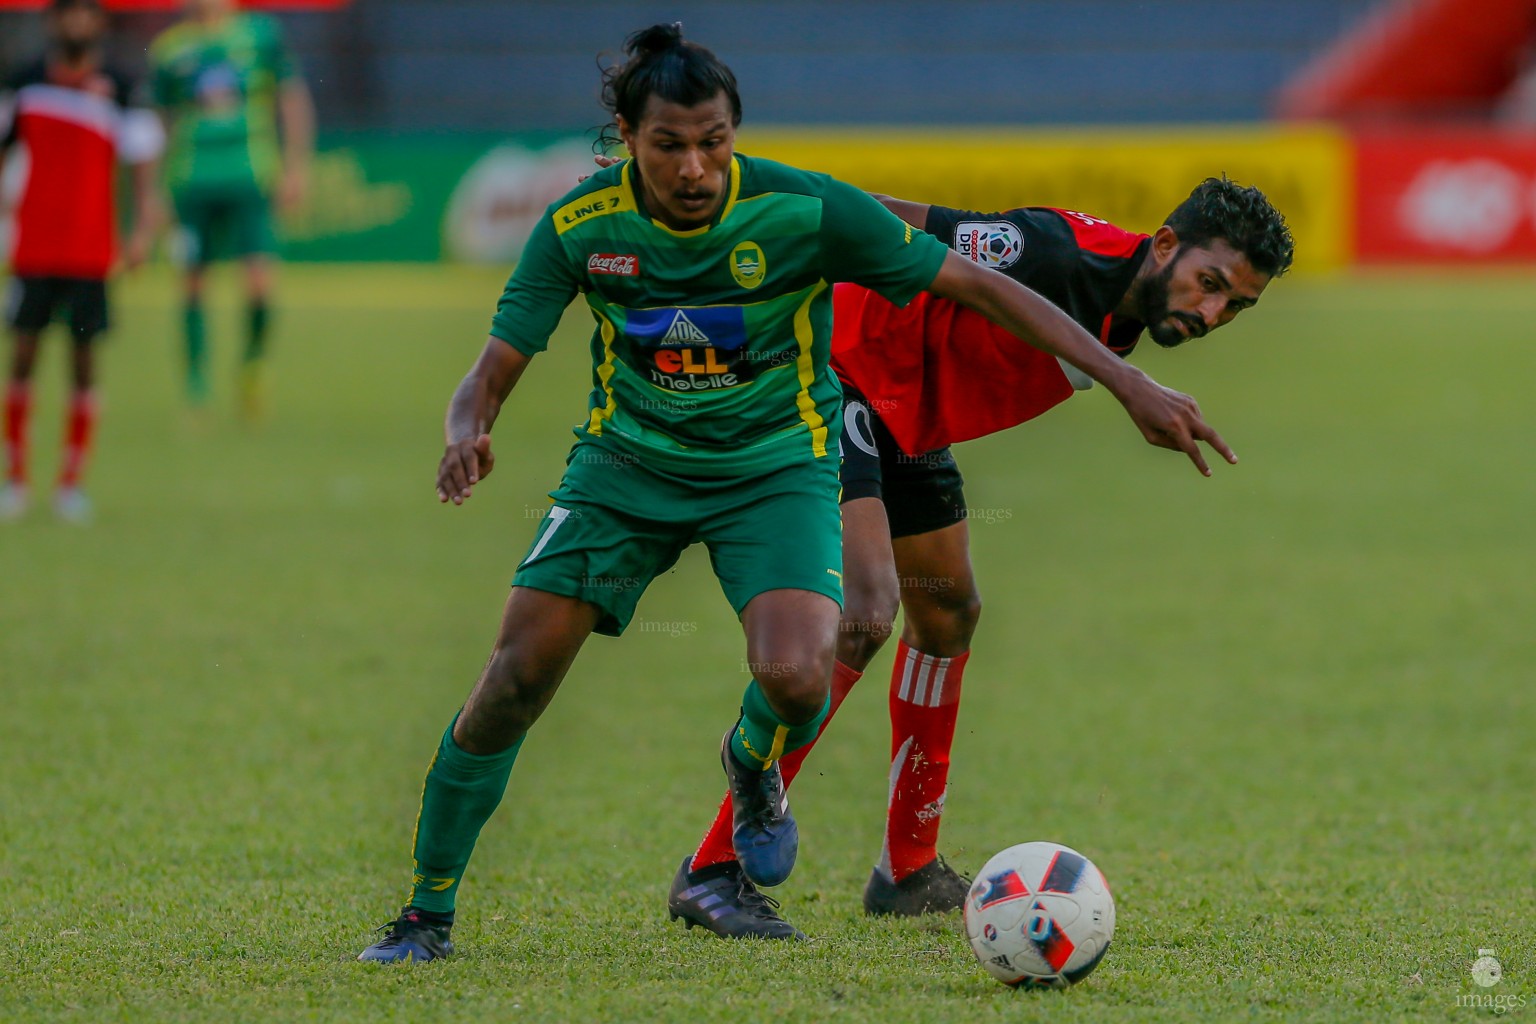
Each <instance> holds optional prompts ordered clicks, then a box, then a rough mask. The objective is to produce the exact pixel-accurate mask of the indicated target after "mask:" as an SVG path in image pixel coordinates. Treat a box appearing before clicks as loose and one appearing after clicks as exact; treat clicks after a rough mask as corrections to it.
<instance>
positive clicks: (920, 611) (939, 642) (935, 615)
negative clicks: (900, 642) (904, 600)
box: [904, 586, 981, 658]
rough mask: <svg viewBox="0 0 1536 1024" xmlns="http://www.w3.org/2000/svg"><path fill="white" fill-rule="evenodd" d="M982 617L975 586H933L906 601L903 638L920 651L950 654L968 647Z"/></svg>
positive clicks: (949, 656)
mask: <svg viewBox="0 0 1536 1024" xmlns="http://www.w3.org/2000/svg"><path fill="white" fill-rule="evenodd" d="M980 620H981V593H980V592H979V591H978V590H976V588H975V587H974V586H956V587H951V588H936V589H935V590H934V591H932V592H931V593H928V592H925V593H924V594H923V596H922V597H921V598H914V599H912V600H909V601H908V605H907V618H906V628H905V632H904V639H905V640H906V641H907V643H908V644H909V645H910V646H912V647H915V648H917V649H918V650H920V651H922V652H923V653H924V654H931V655H934V656H935V657H940V658H952V657H955V656H956V655H959V654H963V653H965V652H966V651H968V650H970V648H971V637H973V636H975V634H976V624H977V623H978V622H979V621H980Z"/></svg>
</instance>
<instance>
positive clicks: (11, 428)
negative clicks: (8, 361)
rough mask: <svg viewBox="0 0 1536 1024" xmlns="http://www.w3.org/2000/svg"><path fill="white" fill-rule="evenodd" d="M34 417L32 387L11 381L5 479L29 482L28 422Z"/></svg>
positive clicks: (6, 418)
mask: <svg viewBox="0 0 1536 1024" xmlns="http://www.w3.org/2000/svg"><path fill="white" fill-rule="evenodd" d="M31 415H32V387H31V385H29V384H28V383H26V382H25V381H15V380H13V381H11V386H10V387H9V388H8V389H6V392H5V479H6V482H8V483H13V484H24V483H26V482H27V420H28V418H30V417H31Z"/></svg>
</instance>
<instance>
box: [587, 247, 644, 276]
mask: <svg viewBox="0 0 1536 1024" xmlns="http://www.w3.org/2000/svg"><path fill="white" fill-rule="evenodd" d="M587 273H589V274H614V275H616V276H618V277H639V276H640V257H638V256H634V255H631V254H629V253H611V252H595V253H593V254H592V255H591V256H589V257H587Z"/></svg>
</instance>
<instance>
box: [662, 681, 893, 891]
mask: <svg viewBox="0 0 1536 1024" xmlns="http://www.w3.org/2000/svg"><path fill="white" fill-rule="evenodd" d="M863 674H864V673H862V672H855V671H854V670H853V669H851V668H849V667H848V666H847V665H844V664H843V663H842V662H840V661H838V662H834V663H833V665H832V706H831V707H830V708H828V709H827V717H826V718H824V719H823V720H822V723H821V731H820V732H818V733H816V740H819V739H821V734H822V733H824V732H826V731H827V723H828V722H830V721H832V716H833V715H835V714H837V709H838V708H839V707H841V706H842V703H843V698H844V697H846V696H848V691H849V690H852V689H853V684H854V683H856V682H858V681H859V677H860V676H862V675H863ZM816 740H811V742H809V743H807V744H806V745H805V746H803V747H800V748H798V749H796V750H792V751H790V752H789V753H787V754H785V755H784V756H783V757H781V758H779V771H780V772H781V773H782V774H783V776H784V786H785V788H786V789H787V788H788V787H789V784H790V783H791V782H793V781H794V779H795V776H796V775H798V774H800V765H802V764H803V763H805V755H807V754H809V753H810V752H811V748H812V747H814V746H815V745H816ZM735 859H736V850H735V849H734V848H733V847H732V846H731V795H730V793H726V795H725V799H724V800H723V801H722V802H721V804H720V810H718V811H716V812H715V820H714V822H713V823H712V824H711V825H710V826H709V831H708V832H706V833H704V841H703V842H702V843H700V844H699V848H698V850H697V851H695V852H694V855H693V863H692V864H691V865H689V870H690V871H698V870H699V869H701V868H707V867H709V866H710V865H712V864H725V863H727V862H728V861H733V860H735Z"/></svg>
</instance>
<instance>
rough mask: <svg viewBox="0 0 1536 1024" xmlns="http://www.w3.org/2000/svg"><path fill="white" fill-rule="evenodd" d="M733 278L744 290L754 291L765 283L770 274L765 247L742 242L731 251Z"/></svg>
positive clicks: (754, 243)
mask: <svg viewBox="0 0 1536 1024" xmlns="http://www.w3.org/2000/svg"><path fill="white" fill-rule="evenodd" d="M730 266H731V276H732V277H733V278H735V279H736V283H737V284H739V285H741V286H742V287H743V288H747V289H752V288H756V287H757V286H758V285H760V284H762V283H763V278H764V277H765V276H766V275H767V273H768V262H767V261H766V260H765V259H764V258H763V247H762V246H760V245H758V244H757V243H756V242H742V243H741V244H740V245H738V246H736V248H734V249H732V250H731V256H730Z"/></svg>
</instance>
